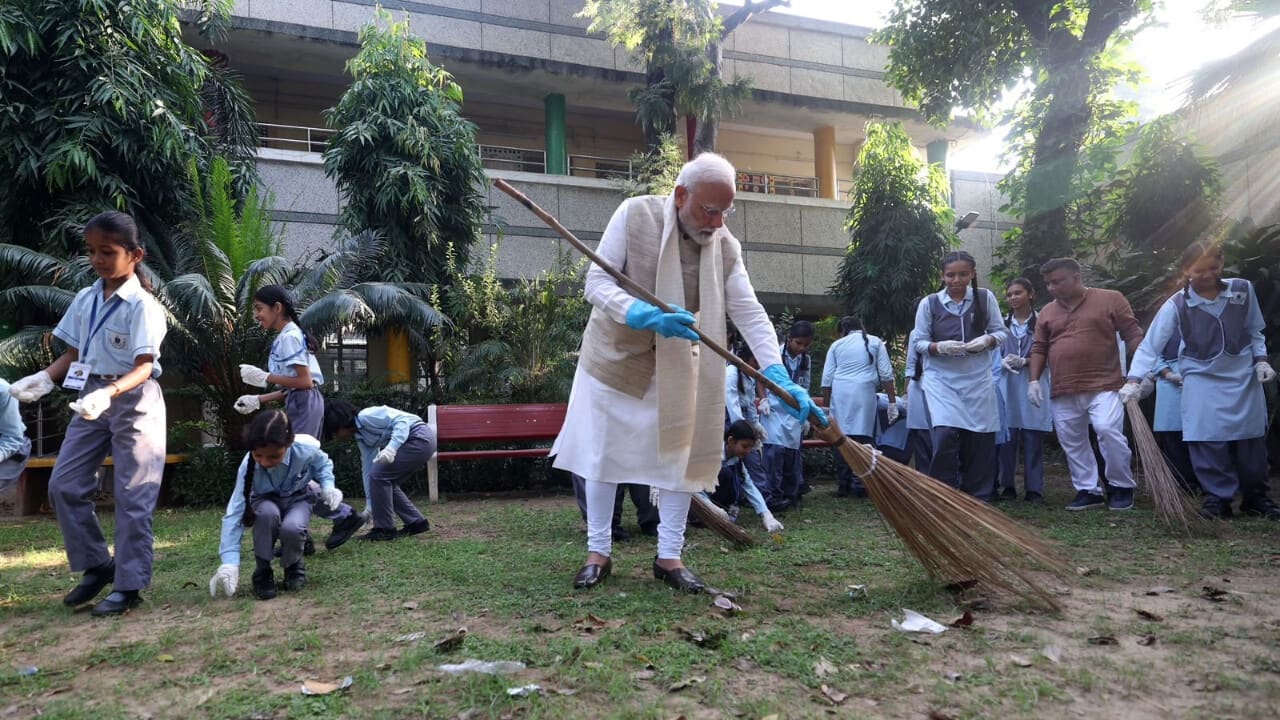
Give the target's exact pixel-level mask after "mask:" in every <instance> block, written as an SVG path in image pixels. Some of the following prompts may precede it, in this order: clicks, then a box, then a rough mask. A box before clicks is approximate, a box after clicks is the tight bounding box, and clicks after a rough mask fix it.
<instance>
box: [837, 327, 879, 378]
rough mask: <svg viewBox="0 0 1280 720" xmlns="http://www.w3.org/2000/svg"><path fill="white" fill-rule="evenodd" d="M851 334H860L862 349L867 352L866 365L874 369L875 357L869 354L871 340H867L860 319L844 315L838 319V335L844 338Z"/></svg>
mask: <svg viewBox="0 0 1280 720" xmlns="http://www.w3.org/2000/svg"><path fill="white" fill-rule="evenodd" d="M852 332H860V333H862V347H863V349H864V350H866V351H867V363H868V364H870V365H871V367H875V366H876V356H875V355H873V354H872V353H871V340H870V339H868V338H867V330H866V328H864V327H863V326H862V318H859V317H857V316H856V315H845V316H844V317H842V318H840V335H841V336H844V335H848V334H849V333H852Z"/></svg>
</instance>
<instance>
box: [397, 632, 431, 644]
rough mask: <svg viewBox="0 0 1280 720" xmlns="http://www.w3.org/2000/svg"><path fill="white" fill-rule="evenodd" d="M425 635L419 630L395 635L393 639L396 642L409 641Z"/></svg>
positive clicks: (415, 640)
mask: <svg viewBox="0 0 1280 720" xmlns="http://www.w3.org/2000/svg"><path fill="white" fill-rule="evenodd" d="M426 636H427V634H426V633H425V632H421V631H419V632H411V633H408V634H405V635H397V636H396V637H395V638H393V640H394V641H395V642H398V643H410V642H417V641H419V640H421V639H422V638H424V637H426Z"/></svg>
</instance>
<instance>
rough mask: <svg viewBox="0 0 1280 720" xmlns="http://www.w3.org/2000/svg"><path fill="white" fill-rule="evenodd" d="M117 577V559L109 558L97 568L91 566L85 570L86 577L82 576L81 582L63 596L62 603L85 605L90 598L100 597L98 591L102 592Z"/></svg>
mask: <svg viewBox="0 0 1280 720" xmlns="http://www.w3.org/2000/svg"><path fill="white" fill-rule="evenodd" d="M115 577H116V561H115V560H114V559H112V560H108V561H106V562H105V563H103V564H101V565H99V566H98V567H95V568H89V569H88V570H85V571H84V577H82V578H80V584H79V585H76V586H75V587H74V588H72V589H71V592H69V593H67V594H66V595H65V596H63V598H62V604H63V605H66V606H68V607H75V606H77V605H83V604H85V603H87V602H89V601H90V600H92V599H94V598H96V597H98V593H100V592H102V591H103V590H104V589H105V588H106V587H107V586H108V585H110V584H111V582H112V581H113V580H115Z"/></svg>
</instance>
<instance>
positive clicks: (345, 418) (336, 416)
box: [321, 400, 360, 440]
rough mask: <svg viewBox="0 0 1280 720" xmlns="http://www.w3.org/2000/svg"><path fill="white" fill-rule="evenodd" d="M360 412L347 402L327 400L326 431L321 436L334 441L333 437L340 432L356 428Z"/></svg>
mask: <svg viewBox="0 0 1280 720" xmlns="http://www.w3.org/2000/svg"><path fill="white" fill-rule="evenodd" d="M359 414H360V411H359V410H357V409H356V406H355V405H352V404H351V403H349V402H347V401H346V400H325V401H324V429H323V430H322V431H321V434H323V435H324V439H325V440H332V439H333V436H334V435H335V434H337V432H338V431H339V430H346V429H347V428H354V427H355V426H356V416H357V415H359Z"/></svg>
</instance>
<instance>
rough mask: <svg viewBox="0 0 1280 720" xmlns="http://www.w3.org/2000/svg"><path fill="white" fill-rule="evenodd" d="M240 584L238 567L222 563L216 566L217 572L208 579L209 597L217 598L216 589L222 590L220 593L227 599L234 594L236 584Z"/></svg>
mask: <svg viewBox="0 0 1280 720" xmlns="http://www.w3.org/2000/svg"><path fill="white" fill-rule="evenodd" d="M239 582H240V566H239V565H237V564H233V563H222V564H221V565H219V566H218V572H216V573H214V574H213V577H211V578H209V597H218V588H222V592H224V593H226V595H227V597H231V596H232V595H235V594H236V584H237V583H239Z"/></svg>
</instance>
